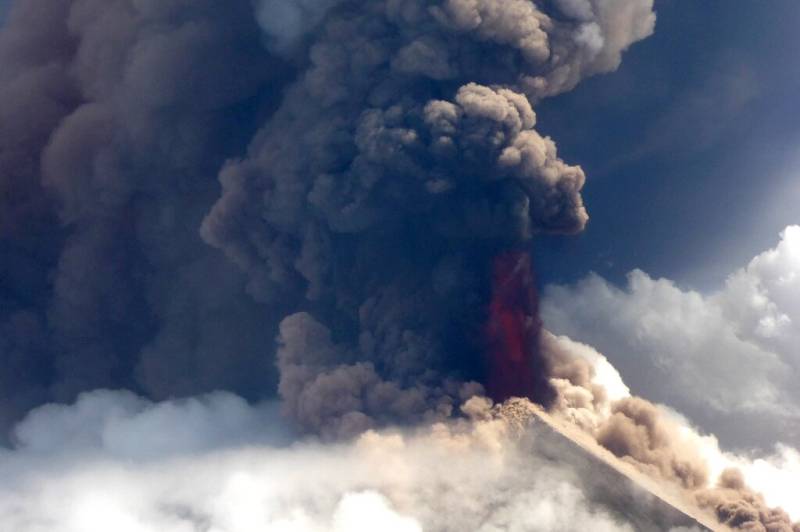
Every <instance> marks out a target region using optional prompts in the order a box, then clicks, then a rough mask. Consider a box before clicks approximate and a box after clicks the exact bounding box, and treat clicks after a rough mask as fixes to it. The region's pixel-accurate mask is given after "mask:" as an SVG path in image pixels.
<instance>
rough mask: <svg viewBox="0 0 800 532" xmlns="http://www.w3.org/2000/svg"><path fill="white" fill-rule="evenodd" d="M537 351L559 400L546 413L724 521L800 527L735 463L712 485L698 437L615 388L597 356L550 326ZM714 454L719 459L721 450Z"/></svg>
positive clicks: (736, 525)
mask: <svg viewBox="0 0 800 532" xmlns="http://www.w3.org/2000/svg"><path fill="white" fill-rule="evenodd" d="M541 349H542V352H543V354H544V356H545V357H546V358H547V359H549V360H550V365H551V367H552V368H553V371H552V374H551V375H552V376H551V382H552V385H553V387H554V389H555V390H556V391H557V398H556V400H555V401H554V403H553V407H552V409H551V412H552V413H553V414H554V415H555V416H556V417H557V418H561V419H564V420H566V421H568V422H569V423H570V424H571V425H574V426H577V427H579V428H580V429H582V430H583V431H584V432H585V433H586V434H588V435H589V436H591V437H592V438H593V439H594V440H595V441H596V442H597V443H598V444H599V445H600V446H602V447H604V448H605V449H607V450H608V451H610V452H611V453H612V454H613V455H614V456H616V457H617V458H619V459H621V460H622V461H624V462H627V463H629V464H631V465H633V466H634V467H635V468H636V469H638V470H639V471H641V472H642V473H644V474H646V475H647V476H648V477H650V478H656V479H659V480H661V481H663V482H665V483H666V484H667V485H672V486H674V487H678V488H680V490H681V492H682V493H684V494H685V497H684V498H685V499H688V501H689V504H692V505H696V506H697V507H699V508H700V509H703V510H707V511H711V512H712V514H713V515H714V517H716V518H717V520H718V521H719V523H722V524H723V525H726V526H728V527H730V528H732V529H741V530H752V531H764V532H778V531H780V532H793V531H797V530H800V523H793V522H792V520H791V518H790V517H789V515H788V514H787V513H786V512H785V511H784V510H783V509H781V508H772V507H770V506H769V505H768V504H767V503H766V501H765V500H764V497H763V496H762V495H761V494H759V493H757V492H755V491H754V490H752V489H751V488H749V487H748V486H747V485H746V483H745V480H744V477H743V475H742V473H741V471H740V470H739V469H737V468H735V467H728V468H727V469H724V470H723V471H721V473H720V474H719V478H718V479H716V483H715V484H713V485H712V484H711V482H713V478H712V476H711V471H710V470H709V469H710V467H709V460H708V457H707V456H706V455H704V453H703V452H702V449H703V447H704V445H703V443H702V441H701V440H702V437H701V436H700V435H699V434H697V433H696V432H695V431H694V429H691V428H690V427H688V426H687V425H686V424H685V423H684V422H682V421H681V420H676V419H672V418H671V417H669V416H668V415H667V414H666V413H665V411H664V410H663V409H661V408H659V407H658V406H657V405H655V404H653V403H651V402H649V401H647V400H645V399H642V398H640V397H635V396H629V394H628V391H627V389H622V390H621V391H622V393H618V392H616V393H615V392H614V390H618V391H619V390H620V380H619V374H616V372H614V373H612V374H609V373H608V371H607V369H606V368H605V367H604V364H607V361H605V359H604V357H602V355H600V354H599V353H596V352H593V350H591V348H588V347H587V346H583V345H582V344H578V343H576V342H572V341H571V340H569V339H568V338H565V337H557V336H554V335H552V334H551V333H549V332H548V331H544V332H543V335H542V344H541ZM600 371H605V372H606V375H605V376H604V378H598V374H599V372H600ZM609 392H611V393H609ZM713 453H714V454H716V455H717V456H716V457H715V458H718V459H719V458H720V456H719V455H721V452H720V451H719V449H718V448H717V449H715V450H714V451H713ZM722 460H723V461H726V460H725V459H722Z"/></svg>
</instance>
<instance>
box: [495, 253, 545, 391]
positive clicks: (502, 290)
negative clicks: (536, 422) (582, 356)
mask: <svg viewBox="0 0 800 532" xmlns="http://www.w3.org/2000/svg"><path fill="white" fill-rule="evenodd" d="M538 310H539V309H538V299H537V293H536V285H535V282H534V278H533V270H532V267H531V258H530V255H529V254H527V253H524V252H514V251H508V252H505V253H503V254H501V255H498V256H497V257H495V259H494V267H493V271H492V299H491V303H490V304H489V323H488V325H487V334H488V336H489V338H488V342H489V353H488V357H489V359H488V365H489V369H488V374H487V377H486V391H487V392H488V393H489V396H490V397H491V398H492V399H494V400H495V401H504V400H506V399H508V398H510V397H527V398H529V399H532V400H533V401H535V402H537V403H539V404H541V405H544V406H550V405H551V403H552V402H553V399H554V397H555V390H554V389H553V388H552V386H551V384H550V380H549V378H550V368H549V364H548V361H547V360H546V359H545V358H544V357H543V356H542V355H541V353H540V341H541V339H540V337H541V333H542V324H541V320H540V319H539V312H538Z"/></svg>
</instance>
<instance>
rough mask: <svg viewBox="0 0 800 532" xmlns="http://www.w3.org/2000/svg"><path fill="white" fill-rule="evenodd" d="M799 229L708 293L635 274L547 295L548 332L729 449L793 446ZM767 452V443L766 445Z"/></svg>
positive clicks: (590, 280) (799, 424)
mask: <svg viewBox="0 0 800 532" xmlns="http://www.w3.org/2000/svg"><path fill="white" fill-rule="evenodd" d="M798 250H800V228H799V227H789V228H787V229H786V230H785V231H784V232H783V234H782V236H781V241H780V243H779V244H778V245H777V246H776V247H775V248H774V249H771V250H768V251H766V252H764V253H762V254H760V255H759V256H757V257H755V258H754V259H753V260H752V261H751V262H750V263H749V264H748V265H747V266H746V267H744V268H742V269H740V270H738V271H736V272H734V273H733V274H732V275H731V276H730V277H729V278H728V280H727V282H726V283H725V285H724V286H723V287H722V288H721V289H719V290H718V291H716V292H714V293H711V294H701V293H698V292H695V291H691V290H684V289H681V288H680V287H679V286H678V285H676V284H675V283H674V282H672V281H669V280H667V279H653V278H651V277H650V276H648V275H647V274H646V273H644V272H642V271H638V270H637V271H634V272H631V273H630V274H629V276H628V284H627V286H626V287H624V288H619V287H616V286H613V285H612V284H610V283H608V282H607V281H605V280H604V279H602V278H600V277H598V276H596V275H590V276H589V277H587V278H586V279H584V280H582V281H580V282H578V283H577V284H575V285H572V286H551V287H548V288H547V289H546V291H545V301H544V303H543V307H542V309H543V310H542V312H543V318H544V321H545V323H546V325H547V326H548V327H549V328H551V329H552V330H553V331H555V332H558V333H561V334H566V335H568V336H570V337H572V338H574V339H576V340H580V341H583V342H586V343H588V344H590V345H592V346H594V347H597V348H598V349H599V350H600V351H602V352H603V353H604V354H605V355H606V356H608V357H609V360H611V362H612V363H613V364H614V366H615V367H616V368H617V369H618V370H619V371H620V373H621V374H622V376H623V377H624V378H625V380H626V382H627V383H628V384H629V385H630V386H631V389H632V390H633V391H634V392H636V393H639V394H641V395H645V396H647V397H649V398H651V399H654V400H656V401H658V402H663V403H666V404H669V405H671V406H673V407H675V408H677V409H678V410H679V411H681V412H683V413H685V414H687V415H688V416H689V417H690V418H691V419H692V420H693V422H694V423H696V424H698V425H699V426H701V427H703V428H704V429H705V430H707V431H711V432H714V433H715V434H717V435H718V436H720V438H721V439H722V441H724V442H726V444H727V445H731V446H742V447H750V446H763V445H765V442H775V441H784V442H787V443H791V442H794V441H797V437H798V435H800V418H798V415H797V412H798V405H800V396H798V393H797V387H796V386H795V385H794V383H795V382H796V380H797V377H798V370H800V366H799V365H798V358H797V356H798V352H797V347H796V346H797V345H798V342H797V340H798V338H800V336H798V335H799V334H800V330H798V328H797V327H796V324H797V323H800V312H799V311H800V309H799V308H798V305H797V301H798V296H799V295H800V284H798V281H797V279H799V278H800V259H799V258H798V257H800V255H799V254H798ZM767 445H771V444H770V443H767Z"/></svg>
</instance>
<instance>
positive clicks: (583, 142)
mask: <svg viewBox="0 0 800 532" xmlns="http://www.w3.org/2000/svg"><path fill="white" fill-rule="evenodd" d="M764 6H765V7H761V6H759V8H758V9H756V7H755V4H753V3H745V2H741V3H730V2H723V1H721V0H712V1H708V2H677V1H671V0H662V1H657V2H656V9H657V12H658V21H657V24H656V31H655V34H654V35H653V36H651V37H650V38H648V39H645V40H644V41H642V42H640V43H638V44H636V45H634V47H633V48H632V50H630V51H629V52H628V54H627V55H626V56H625V59H624V61H623V63H622V66H621V67H620V69H619V70H618V71H617V72H614V73H612V74H610V75H606V76H598V77H596V78H593V79H590V80H587V81H586V82H584V83H583V84H581V85H580V86H579V87H578V88H577V89H576V90H574V91H572V92H570V93H568V94H565V95H563V96H560V97H558V98H555V99H552V100H548V101H545V102H543V103H542V104H541V105H540V106H539V107H538V109H537V111H538V114H539V123H540V127H541V129H542V130H543V131H545V132H546V133H548V134H551V135H552V136H553V138H555V139H557V142H558V146H559V152H560V153H561V154H562V156H563V157H564V158H565V160H568V161H570V162H571V163H576V164H581V165H582V166H583V168H584V169H585V170H586V173H587V185H586V189H585V193H584V199H585V201H586V204H587V207H588V209H589V214H590V216H591V218H592V219H591V221H590V224H589V226H588V228H587V230H586V231H585V233H584V234H582V235H580V236H579V237H577V238H568V239H564V238H560V237H557V238H545V239H542V240H540V241H539V243H538V255H539V270H540V275H541V277H542V279H541V280H542V281H544V282H548V281H560V282H563V281H570V280H574V279H575V278H577V277H581V276H583V275H584V274H585V273H586V272H587V271H588V270H593V271H596V272H598V273H600V274H602V275H604V276H606V277H609V278H610V279H612V280H616V281H619V280H621V278H622V276H623V275H624V274H625V273H627V272H628V271H630V270H632V269H634V268H642V269H644V270H646V271H648V272H650V273H651V274H652V275H655V276H665V277H669V278H672V279H675V280H677V281H678V282H679V283H681V284H684V285H686V286H690V287H693V288H698V289H709V288H712V287H715V286H717V285H719V284H720V282H722V280H723V279H724V277H725V276H726V275H727V274H728V273H729V272H730V271H732V270H733V269H735V268H737V267H739V266H741V265H742V264H744V263H746V261H747V259H748V258H750V257H752V256H754V255H755V254H757V253H758V252H759V251H761V250H763V249H766V248H768V247H770V246H771V245H772V244H774V242H775V241H776V238H777V235H778V233H779V232H780V231H781V230H782V229H783V228H784V227H785V226H786V225H788V224H791V223H797V222H798V221H800V216H798V213H797V209H796V207H795V206H796V205H797V202H798V200H800V187H798V186H796V185H794V183H796V181H797V180H796V175H797V166H798V164H800V161H798V158H797V156H796V149H795V146H797V144H798V137H800V122H798V121H797V120H796V110H797V106H796V95H797V93H798V88H800V62H798V61H797V60H796V59H795V58H796V53H795V52H796V50H797V49H798V45H800V42H798V40H800V35H798V34H797V31H796V27H797V20H798V16H800V4H798V3H797V2H793V1H787V0H778V1H774V2H769V4H764ZM766 6H768V7H766ZM576 117H580V119H578V118H576Z"/></svg>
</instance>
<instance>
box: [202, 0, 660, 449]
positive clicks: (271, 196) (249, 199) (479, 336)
mask: <svg viewBox="0 0 800 532" xmlns="http://www.w3.org/2000/svg"><path fill="white" fill-rule="evenodd" d="M264 5H269V3H265V4H264ZM315 5H317V4H315ZM319 5H322V4H319ZM326 5H328V6H330V3H326ZM575 6H576V4H575V2H552V3H550V2H547V3H541V4H540V3H534V2H530V1H528V0H513V1H503V2H499V1H495V0H479V1H478V0H474V1H463V0H448V1H442V2H427V1H405V2H399V1H365V2H339V3H338V4H336V5H335V6H333V7H330V11H329V12H328V14H327V16H326V17H325V19H324V21H323V22H322V23H321V26H320V27H319V28H318V30H316V31H314V32H313V33H312V34H310V46H309V48H308V50H309V56H308V60H307V63H304V69H303V71H302V73H301V74H300V75H298V77H297V80H296V81H295V82H294V83H292V84H291V85H290V86H288V87H287V88H286V90H285V94H284V97H283V100H282V102H281V105H280V106H279V108H278V109H277V110H276V111H275V113H274V114H273V115H272V117H271V118H270V120H269V121H268V122H267V123H266V124H265V125H264V127H262V129H261V130H260V131H259V132H258V134H257V135H256V137H255V139H254V141H253V142H252V143H251V144H250V146H249V148H248V151H247V155H246V156H245V157H243V158H241V159H237V160H232V161H229V162H228V164H227V165H226V167H225V168H224V169H223V171H222V173H221V176H220V181H221V183H222V187H223V193H222V197H221V198H220V199H219V200H218V201H217V202H216V204H215V205H214V207H213V208H212V210H211V212H210V214H209V215H208V216H207V217H206V219H205V221H204V223H203V226H202V235H203V237H204V238H205V239H206V241H207V242H209V243H210V244H211V245H213V246H215V247H218V248H219V249H221V250H222V251H224V252H225V254H226V255H227V256H228V257H229V258H230V259H231V260H232V261H233V262H235V263H236V264H238V265H239V266H240V267H241V268H242V269H243V270H244V271H245V272H246V273H247V275H248V279H249V283H248V291H249V292H250V293H251V294H252V295H253V296H254V297H255V298H256V299H257V300H259V301H262V302H265V303H267V304H274V302H276V301H281V302H290V303H291V306H294V307H296V308H300V309H302V310H303V313H302V314H298V315H293V316H289V317H287V318H286V319H285V320H283V322H282V324H281V326H280V335H279V341H280V347H279V351H278V367H279V372H280V384H279V390H280V393H281V396H282V397H283V398H284V400H285V402H286V405H287V411H288V412H289V413H290V414H291V415H292V417H293V418H294V419H296V420H297V421H298V423H299V424H300V425H301V426H302V427H304V428H306V429H308V430H312V431H322V432H324V433H327V434H339V435H341V434H347V433H350V432H352V431H354V430H355V431H357V430H362V429H364V428H365V427H369V426H371V425H373V424H375V423H376V422H377V423H380V422H381V421H382V420H387V419H392V420H395V421H398V420H400V421H411V420H417V419H427V418H431V417H433V418H435V417H437V416H441V415H446V414H448V413H449V412H450V411H451V410H452V408H453V406H454V405H455V404H457V403H458V402H459V401H460V400H461V399H462V398H464V397H467V396H469V394H471V393H475V391H476V390H478V389H479V387H480V385H483V384H487V383H488V382H489V381H491V380H492V379H495V376H492V377H491V378H490V379H489V380H487V361H486V344H487V338H486V336H485V329H486V324H487V323H491V322H492V321H493V320H494V319H495V318H490V317H489V315H488V314H489V312H490V311H492V312H493V310H491V309H490V307H491V300H492V291H493V288H492V286H491V285H492V277H493V273H492V269H493V267H494V266H493V261H494V260H495V257H497V256H499V255H501V254H503V253H505V252H506V251H508V250H510V249H522V248H524V246H525V243H526V242H528V241H529V240H530V239H531V238H532V237H533V236H534V235H535V234H537V233H541V232H556V233H573V232H577V231H580V230H581V229H582V228H583V226H584V225H585V223H586V221H587V218H588V217H587V214H586V211H585V209H584V207H583V203H582V200H581V196H580V190H581V187H582V186H583V183H584V175H583V172H582V170H581V169H580V168H579V167H576V166H570V165H568V164H566V163H564V162H563V161H562V160H561V159H559V158H558V156H557V153H556V146H555V144H554V142H553V141H552V140H551V139H549V138H546V137H543V136H542V135H540V134H539V133H538V132H537V131H536V129H535V126H536V115H535V113H534V110H533V108H532V106H531V102H536V101H538V100H539V99H541V98H543V97H546V96H549V95H553V94H557V93H559V92H562V91H564V90H568V89H570V88H572V87H573V86H574V85H575V84H576V83H577V82H578V81H579V80H580V79H581V78H583V77H585V76H586V75H590V74H593V73H597V72H602V71H607V70H611V69H613V68H616V66H617V65H618V63H619V58H620V53H621V51H622V50H623V49H624V48H626V47H627V46H628V45H629V44H631V43H632V42H634V41H636V40H638V39H640V38H642V37H644V36H646V35H647V34H649V33H650V32H651V31H652V25H653V21H654V16H653V13H652V10H651V8H652V3H651V2H648V1H641V2H638V1H637V2H605V1H598V2H586V3H585V5H582V9H581V10H578V11H579V12H578V11H575V10H574V9H572V8H574V7H575ZM498 260H500V261H501V262H502V261H503V259H498ZM512 285H517V286H520V281H512ZM495 306H496V305H495ZM513 312H517V310H514V311H513ZM513 312H512V313H513ZM519 312H522V313H523V314H527V315H530V318H531V319H533V320H534V322H535V320H536V319H537V318H536V317H535V313H534V312H533V309H532V308H531V309H521V308H520V309H519ZM526 327H528V329H529V330H528V331H527V332H525V336H526V337H527V338H525V339H524V340H523V342H524V343H525V344H527V345H526V347H525V348H524V349H523V351H524V352H522V351H520V352H519V353H518V355H516V356H519V357H522V358H524V359H526V360H524V361H521V362H520V364H522V365H525V366H529V369H530V370H531V371H528V369H525V371H523V373H522V374H525V375H531V382H530V383H523V382H517V383H515V384H513V386H512V387H513V389H509V390H501V389H494V390H493V391H492V393H494V394H496V396H498V397H500V396H506V395H509V394H512V395H513V394H518V395H524V396H530V397H536V398H538V399H540V400H542V401H545V400H546V398H547V397H546V392H545V390H546V388H547V384H546V382H544V381H543V378H544V372H539V370H540V369H543V368H542V367H541V366H542V364H541V363H539V362H537V357H536V356H535V353H536V350H535V348H534V346H535V344H536V342H535V335H536V331H534V329H535V326H534V325H533V324H532V325H531V326H526ZM495 340H497V338H495ZM495 343H496V342H495ZM528 346H529V347H528ZM492 349H494V351H495V352H496V353H498V354H500V353H501V350H500V349H497V348H496V347H493V348H492ZM502 356H503V357H506V359H508V358H507V355H506V354H502ZM488 366H489V369H488V372H489V373H493V372H497V371H498V368H500V359H499V358H497V357H493V361H492V362H490V363H489V364H488ZM500 371H502V370H500ZM537 373H538V375H537ZM537 379H538V381H537ZM495 384H497V381H496V380H495V383H494V384H492V386H495ZM540 395H541V397H539V396H540Z"/></svg>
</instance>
